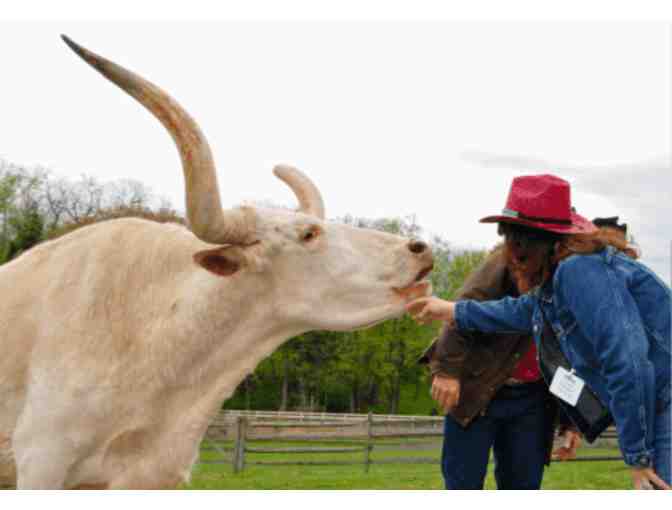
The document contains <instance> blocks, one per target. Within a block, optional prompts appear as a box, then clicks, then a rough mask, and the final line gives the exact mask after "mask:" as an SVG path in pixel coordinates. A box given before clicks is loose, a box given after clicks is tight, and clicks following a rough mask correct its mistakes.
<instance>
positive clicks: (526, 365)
mask: <svg viewBox="0 0 672 510" xmlns="http://www.w3.org/2000/svg"><path fill="white" fill-rule="evenodd" d="M511 377H514V378H515V379H518V380H520V381H525V382H534V381H537V380H539V379H541V372H540V371H539V363H538V362H537V346H536V345H535V343H534V342H532V346H531V347H530V349H529V350H528V351H527V352H526V353H525V354H524V355H523V357H522V358H520V361H518V364H517V365H516V366H515V368H514V369H513V372H512V373H511Z"/></svg>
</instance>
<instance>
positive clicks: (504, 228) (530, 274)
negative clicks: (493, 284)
mask: <svg viewBox="0 0 672 510" xmlns="http://www.w3.org/2000/svg"><path fill="white" fill-rule="evenodd" d="M499 233H500V234H501V235H503V236H504V244H505V250H506V260H507V265H508V268H509V272H510V274H511V276H512V279H513V280H514V282H515V283H516V285H517V287H518V291H519V292H521V293H525V292H527V291H529V290H530V289H532V288H534V287H536V286H537V285H539V284H540V283H541V282H542V281H543V279H544V277H545V276H546V274H545V273H546V272H547V271H548V269H549V268H550V266H551V256H552V251H553V245H554V243H555V241H554V240H553V239H552V238H551V237H550V236H549V235H548V234H547V233H546V232H544V231H539V230H535V229H529V228H524V227H518V226H512V225H502V224H500V227H499Z"/></svg>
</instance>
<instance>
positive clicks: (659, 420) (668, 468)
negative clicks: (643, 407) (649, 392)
mask: <svg viewBox="0 0 672 510" xmlns="http://www.w3.org/2000/svg"><path fill="white" fill-rule="evenodd" d="M671 409H672V405H670V404H669V403H668V405H667V408H666V409H665V410H663V411H662V412H659V413H658V414H656V422H655V425H654V427H655V434H656V436H655V439H654V440H653V448H654V457H653V470H654V471H655V472H656V474H657V475H658V476H659V477H660V478H662V479H663V480H664V481H665V482H666V483H667V484H668V485H672V432H671V431H670V429H672V413H671V412H670V410H671Z"/></svg>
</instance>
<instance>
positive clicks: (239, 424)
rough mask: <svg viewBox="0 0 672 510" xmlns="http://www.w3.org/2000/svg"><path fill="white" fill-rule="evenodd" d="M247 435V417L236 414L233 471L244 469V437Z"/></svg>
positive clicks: (237, 471) (238, 471)
mask: <svg viewBox="0 0 672 510" xmlns="http://www.w3.org/2000/svg"><path fill="white" fill-rule="evenodd" d="M246 436H247V419H246V418H245V417H244V416H238V418H237V419H236V445H235V447H234V450H233V472H234V473H240V472H241V471H242V470H243V469H245V438H246Z"/></svg>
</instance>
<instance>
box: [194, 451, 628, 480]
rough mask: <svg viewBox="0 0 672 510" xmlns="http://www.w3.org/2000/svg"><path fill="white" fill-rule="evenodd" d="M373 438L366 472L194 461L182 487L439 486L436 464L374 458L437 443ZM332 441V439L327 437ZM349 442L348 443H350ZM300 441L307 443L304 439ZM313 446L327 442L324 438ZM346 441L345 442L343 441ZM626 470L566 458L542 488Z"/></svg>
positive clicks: (342, 456)
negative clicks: (236, 468) (240, 466)
mask: <svg viewBox="0 0 672 510" xmlns="http://www.w3.org/2000/svg"><path fill="white" fill-rule="evenodd" d="M388 443H389V444H386V443H385V442H383V443H376V444H377V448H378V451H376V449H374V451H373V453H372V456H371V458H372V460H373V461H374V464H373V465H372V466H370V469H369V472H368V473H365V472H364V466H363V465H345V466H344V465H335V466H334V465H330V466H292V465H278V466H265V465H264V466H257V465H251V464H249V463H248V465H247V466H246V468H245V470H244V471H243V472H241V473H235V474H234V473H233V471H232V468H231V465H230V464H217V465H213V464H198V465H197V466H195V468H194V472H193V476H192V480H191V483H190V484H188V485H186V486H184V487H183V488H185V489H219V490H227V489H228V490H232V489H237V490H262V489H276V490H278V489H280V490H282V489H301V490H319V489H329V490H337V489H343V490H348V489H350V490H371V489H401V490H408V489H413V490H430V489H442V488H443V480H442V478H441V474H440V471H439V465H438V463H436V464H379V465H376V464H375V461H376V460H384V459H386V458H392V457H394V458H400V457H425V458H427V457H431V458H434V459H437V461H438V458H439V447H438V446H436V447H432V446H431V445H426V444H425V445H424V446H422V445H420V444H418V445H413V444H412V443H411V444H409V445H403V446H395V445H394V443H392V442H388ZM328 444H329V445H330V446H333V443H328ZM351 444H352V443H351ZM248 446H253V447H266V448H269V447H273V448H280V447H292V446H294V447H297V446H299V445H298V444H292V443H290V442H283V443H279V442H273V443H272V444H271V443H262V442H259V443H256V442H253V443H251V444H250V445H248ZM300 446H302V447H305V446H306V444H305V443H303V444H301V445H300ZM311 446H327V443H323V444H320V445H317V444H314V443H313V444H311ZM343 446H345V445H343ZM579 454H580V455H581V456H584V457H587V456H618V455H620V452H619V451H618V450H617V449H597V448H583V449H582V450H581V451H580V453H579ZM217 456H218V454H217V453H215V452H211V451H204V452H202V457H201V458H203V459H214V458H216V457H217ZM362 458H363V454H362V453H338V454H328V453H324V454H322V453H320V454H285V453H273V454H266V453H252V454H247V456H246V459H247V460H248V461H252V462H253V461H270V460H272V461H285V462H286V461H309V460H312V461H315V460H324V461H330V460H340V461H346V460H352V461H361V460H362ZM492 467H493V466H492V464H491V465H490V466H489V468H488V476H487V480H486V489H494V488H495V483H494V477H493V474H492ZM630 487H631V482H630V473H629V471H628V469H627V468H626V466H625V465H624V464H623V462H622V461H594V462H566V463H553V464H552V465H551V467H550V468H547V469H546V473H545V476H544V483H543V487H542V488H543V489H556V490H559V489H593V490H594V489H629V488H630Z"/></svg>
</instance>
